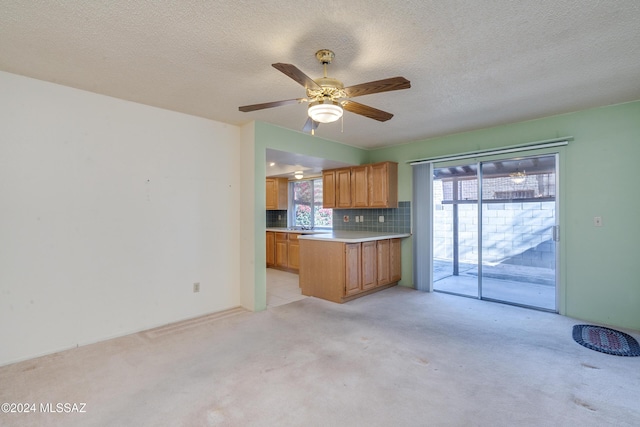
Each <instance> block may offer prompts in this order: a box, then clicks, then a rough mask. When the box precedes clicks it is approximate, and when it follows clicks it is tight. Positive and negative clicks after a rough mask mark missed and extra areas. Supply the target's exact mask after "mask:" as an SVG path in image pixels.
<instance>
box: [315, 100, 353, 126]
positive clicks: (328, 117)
mask: <svg viewBox="0 0 640 427" xmlns="http://www.w3.org/2000/svg"><path fill="white" fill-rule="evenodd" d="M343 112H344V111H343V110H342V105H340V104H339V103H337V102H335V101H331V100H324V101H322V102H320V101H316V102H312V103H311V104H309V109H308V110H307V113H308V114H309V117H311V120H314V121H316V122H318V123H333V122H335V121H336V120H338V119H339V118H340V117H342V114H343Z"/></svg>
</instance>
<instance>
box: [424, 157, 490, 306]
mask: <svg viewBox="0 0 640 427" xmlns="http://www.w3.org/2000/svg"><path fill="white" fill-rule="evenodd" d="M433 175H434V176H433V208H434V211H433V282H434V283H433V287H434V290H439V291H444V292H450V293H455V294H460V295H465V296H472V297H478V296H479V287H478V166H477V165H476V164H469V165H460V166H455V167H446V168H438V169H434V173H433Z"/></svg>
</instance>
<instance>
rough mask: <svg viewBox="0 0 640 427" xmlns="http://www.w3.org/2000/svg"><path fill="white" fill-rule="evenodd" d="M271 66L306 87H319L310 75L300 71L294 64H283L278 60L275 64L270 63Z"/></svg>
mask: <svg viewBox="0 0 640 427" xmlns="http://www.w3.org/2000/svg"><path fill="white" fill-rule="evenodd" d="M271 66H272V67H273V68H275V69H276V70H278V71H281V72H283V73H284V74H286V75H287V76H289V77H291V78H292V79H293V80H295V81H297V82H298V83H300V84H301V85H302V86H304V87H305V88H306V89H320V86H318V83H316V82H314V81H313V79H312V78H311V77H309V76H307V75H306V74H305V73H303V72H302V71H300V69H299V68H298V67H296V66H295V65H292V64H283V63H282V62H278V63H276V64H271Z"/></svg>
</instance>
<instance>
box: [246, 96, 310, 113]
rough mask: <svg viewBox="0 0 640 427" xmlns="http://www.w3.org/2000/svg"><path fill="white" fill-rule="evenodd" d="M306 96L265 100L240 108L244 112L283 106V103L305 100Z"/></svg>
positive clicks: (288, 103)
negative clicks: (282, 99) (281, 99)
mask: <svg viewBox="0 0 640 427" xmlns="http://www.w3.org/2000/svg"><path fill="white" fill-rule="evenodd" d="M304 100H305V98H296V99H287V100H284V101H274V102H265V103H264V104H253V105H243V106H242V107H238V110H240V111H242V112H243V113H248V112H249V111H256V110H264V109H265V108H273V107H282V106H283V105H290V104H297V103H300V102H303V101H304Z"/></svg>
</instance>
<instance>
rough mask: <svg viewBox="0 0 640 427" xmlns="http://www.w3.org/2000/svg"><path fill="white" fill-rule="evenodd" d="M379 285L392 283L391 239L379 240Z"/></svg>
mask: <svg viewBox="0 0 640 427" xmlns="http://www.w3.org/2000/svg"><path fill="white" fill-rule="evenodd" d="M377 246H378V247H377V252H378V269H377V270H378V280H377V283H378V285H386V284H388V283H391V281H390V280H391V277H390V276H389V240H378V245H377Z"/></svg>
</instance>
